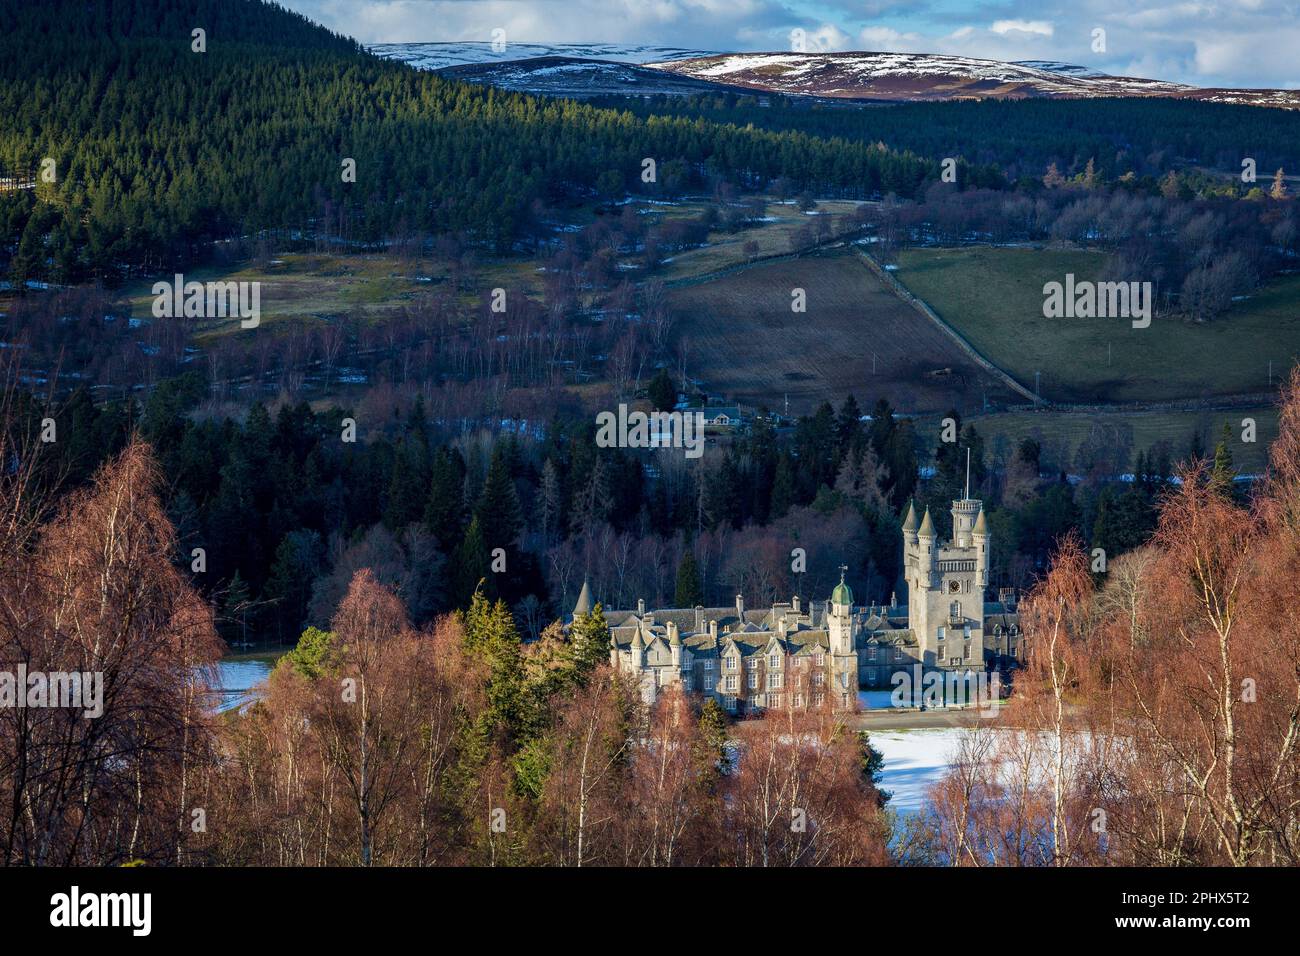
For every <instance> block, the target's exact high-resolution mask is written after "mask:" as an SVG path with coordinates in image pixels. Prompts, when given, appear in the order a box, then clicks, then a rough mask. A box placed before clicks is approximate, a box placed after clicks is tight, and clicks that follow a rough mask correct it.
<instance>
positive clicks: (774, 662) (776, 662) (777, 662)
mask: <svg viewBox="0 0 1300 956" xmlns="http://www.w3.org/2000/svg"><path fill="white" fill-rule="evenodd" d="M767 666H768V667H780V666H781V655H780V654H769V655H768V658H767Z"/></svg>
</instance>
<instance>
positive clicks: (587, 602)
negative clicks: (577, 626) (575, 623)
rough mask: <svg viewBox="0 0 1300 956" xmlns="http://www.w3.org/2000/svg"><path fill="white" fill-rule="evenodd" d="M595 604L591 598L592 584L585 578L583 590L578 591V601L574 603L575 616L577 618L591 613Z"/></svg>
mask: <svg viewBox="0 0 1300 956" xmlns="http://www.w3.org/2000/svg"><path fill="white" fill-rule="evenodd" d="M594 604H595V602H593V601H592V599H591V585H590V584H588V583H587V579H586V578H583V579H582V590H581V591H579V592H578V603H577V604H575V605H573V616H574V617H575V618H576V617H581V616H583V615H585V614H590V613H591V609H592V607H593V606H594Z"/></svg>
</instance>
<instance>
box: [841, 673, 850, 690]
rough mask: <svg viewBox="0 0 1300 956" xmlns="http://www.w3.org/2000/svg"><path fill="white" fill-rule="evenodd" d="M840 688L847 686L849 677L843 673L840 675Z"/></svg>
mask: <svg viewBox="0 0 1300 956" xmlns="http://www.w3.org/2000/svg"><path fill="white" fill-rule="evenodd" d="M840 686H841V687H848V686H849V675H848V674H846V673H844V672H841V673H840Z"/></svg>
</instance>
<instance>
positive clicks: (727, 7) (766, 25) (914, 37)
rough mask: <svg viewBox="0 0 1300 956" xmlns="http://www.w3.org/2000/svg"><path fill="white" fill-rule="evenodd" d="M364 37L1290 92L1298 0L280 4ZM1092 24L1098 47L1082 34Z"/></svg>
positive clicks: (331, 0) (1297, 63) (1297, 49)
mask: <svg viewBox="0 0 1300 956" xmlns="http://www.w3.org/2000/svg"><path fill="white" fill-rule="evenodd" d="M280 2H281V3H283V4H284V5H286V6H289V7H291V8H293V9H295V10H298V11H300V12H302V13H305V14H306V15H308V16H309V17H311V18H312V19H313V20H316V21H317V22H320V23H323V24H325V25H326V26H328V27H330V28H332V29H334V30H338V31H339V32H342V33H346V34H349V35H350V36H354V37H356V38H357V39H358V40H361V41H362V42H365V43H401V42H410V41H418V40H425V41H435V40H442V41H456V40H483V41H487V40H490V39H491V38H492V31H493V30H494V29H498V28H500V29H504V30H505V31H506V37H507V39H508V40H512V41H516V42H536V43H558V42H567V43H594V42H635V43H644V44H658V45H664V46H679V47H688V48H692V49H705V50H719V51H735V50H786V49H789V48H790V35H791V31H792V30H795V29H802V30H803V31H804V33H805V36H806V37H807V44H806V45H807V48H808V49H810V50H814V49H823V50H885V51H891V52H925V53H957V54H964V55H969V56H980V57H990V58H994V59H1004V60H1029V59H1035V60H1049V59H1050V60H1064V61H1067V62H1071V63H1079V64H1083V65H1085V66H1088V67H1091V68H1094V69H1100V70H1104V71H1106V72H1110V73H1119V74H1127V75H1131V76H1147V77H1154V78H1158V79H1167V80H1177V81H1181V82H1185V83H1195V84H1198V85H1201V86H1256V87H1283V88H1288V89H1295V88H1300V56H1298V55H1297V54H1298V53H1300V0H1164V2H1160V0H1156V2H1151V0H1064V2H1062V0H987V2H982V0H280ZM1097 28H1101V29H1104V30H1105V31H1106V33H1105V47H1106V49H1105V52H1094V51H1093V49H1092V47H1093V31H1094V30H1096V29H1097Z"/></svg>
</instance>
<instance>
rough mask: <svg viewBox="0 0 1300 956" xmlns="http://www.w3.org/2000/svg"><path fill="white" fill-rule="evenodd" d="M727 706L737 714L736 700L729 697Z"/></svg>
mask: <svg viewBox="0 0 1300 956" xmlns="http://www.w3.org/2000/svg"><path fill="white" fill-rule="evenodd" d="M726 706H727V710H729V711H731V712H732V713H733V714H734V713H735V712H736V698H734V697H728V698H727V705H726Z"/></svg>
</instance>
